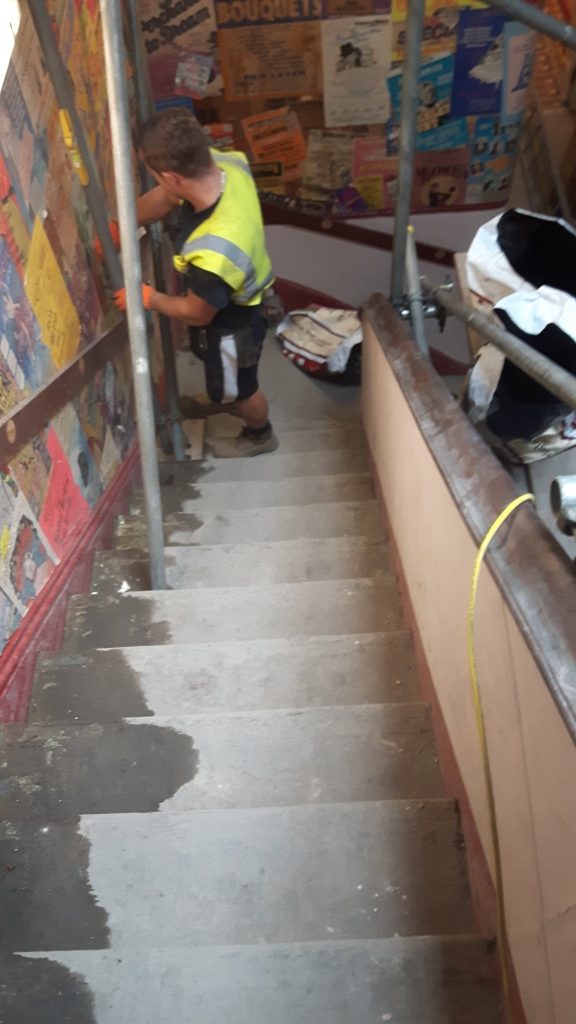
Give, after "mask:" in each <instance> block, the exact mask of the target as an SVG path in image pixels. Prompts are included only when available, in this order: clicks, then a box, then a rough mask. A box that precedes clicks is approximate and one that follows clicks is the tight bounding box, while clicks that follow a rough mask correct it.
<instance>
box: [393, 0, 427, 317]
mask: <svg viewBox="0 0 576 1024" xmlns="http://www.w3.org/2000/svg"><path fill="white" fill-rule="evenodd" d="M423 26H424V0H410V2H409V4H408V23H407V26H406V49H405V58H404V73H403V80H402V99H401V103H400V141H399V155H398V192H397V196H396V207H395V211H394V245H393V249H392V274H391V280H390V297H391V300H392V303H393V304H394V305H397V304H398V303H400V302H401V301H402V296H403V292H404V274H405V268H406V245H407V230H408V224H409V222H410V202H411V199H412V177H413V169H414V151H415V146H416V124H417V113H418V81H419V72H420V48H421V45H422V31H423Z"/></svg>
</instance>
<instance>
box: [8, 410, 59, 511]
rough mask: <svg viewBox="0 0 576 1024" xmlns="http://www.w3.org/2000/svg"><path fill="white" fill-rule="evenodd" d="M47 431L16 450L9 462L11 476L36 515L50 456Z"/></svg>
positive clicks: (44, 490)
mask: <svg viewBox="0 0 576 1024" xmlns="http://www.w3.org/2000/svg"><path fill="white" fill-rule="evenodd" d="M46 437H47V432H46V431H45V430H43V431H42V432H41V433H40V434H37V435H36V437H34V438H33V439H32V441H31V442H30V443H29V444H27V445H25V446H24V448H22V449H21V451H19V452H18V455H17V456H16V458H15V459H14V460H13V461H12V462H11V463H10V467H9V468H10V472H11V474H12V478H13V479H14V480H15V481H16V483H17V484H18V488H19V490H20V491H21V493H22V494H23V495H24V497H25V498H26V501H27V502H28V504H29V506H30V508H31V510H32V511H33V513H34V515H35V516H38V515H39V513H40V510H41V508H42V505H43V503H44V497H45V494H46V490H47V487H48V477H49V475H50V470H51V465H52V463H51V458H50V452H49V450H48V446H47V444H46Z"/></svg>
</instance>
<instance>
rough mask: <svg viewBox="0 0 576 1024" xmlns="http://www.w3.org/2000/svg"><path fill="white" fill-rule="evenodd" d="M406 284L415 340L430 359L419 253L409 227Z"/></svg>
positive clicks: (411, 229) (414, 237)
mask: <svg viewBox="0 0 576 1024" xmlns="http://www.w3.org/2000/svg"><path fill="white" fill-rule="evenodd" d="M406 284H407V287H408V306H409V308H410V322H411V324H412V333H413V335H414V340H415V342H416V344H417V345H418V348H419V349H420V351H421V353H422V355H424V356H426V357H427V358H429V357H430V349H429V348H428V341H427V339H426V324H425V322H424V300H423V297H422V288H421V285H420V273H419V270H418V253H417V252H416V236H415V234H414V228H413V227H412V225H411V224H409V225H408V236H407V239H406Z"/></svg>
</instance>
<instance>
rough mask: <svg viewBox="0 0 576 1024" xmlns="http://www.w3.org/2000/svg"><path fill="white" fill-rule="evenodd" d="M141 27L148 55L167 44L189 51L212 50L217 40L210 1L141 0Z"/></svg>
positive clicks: (168, 47)
mask: <svg viewBox="0 0 576 1024" xmlns="http://www.w3.org/2000/svg"><path fill="white" fill-rule="evenodd" d="M139 12H140V28H141V30H142V38H143V41H144V47H145V49H146V52H147V53H148V54H149V55H155V54H156V55H158V54H160V53H162V54H163V55H164V54H165V52H166V50H168V51H169V50H170V47H179V48H181V49H182V50H183V51H186V50H188V51H189V52H192V53H211V52H212V50H213V49H214V45H215V40H216V35H215V34H216V13H215V10H214V4H213V3H212V0H178V2H174V0H140V2H139Z"/></svg>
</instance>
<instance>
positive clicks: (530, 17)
mask: <svg viewBox="0 0 576 1024" xmlns="http://www.w3.org/2000/svg"><path fill="white" fill-rule="evenodd" d="M488 3H489V4H490V7H496V9H497V10H499V11H502V13H503V14H507V15H508V17H509V18H513V19H514V20H515V21H521V22H522V24H523V25H527V26H528V28H533V29H535V30H536V31H537V32H542V34H543V35H545V36H549V37H550V39H556V40H557V41H558V42H559V43H563V44H564V46H568V47H569V48H570V49H571V50H576V29H574V28H572V26H571V25H568V24H566V23H565V22H563V21H559V20H558V18H553V17H552V15H551V14H547V13H546V11H541V10H540V9H539V8H538V7H535V6H534V5H533V4H531V3H526V2H525V0H488Z"/></svg>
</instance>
